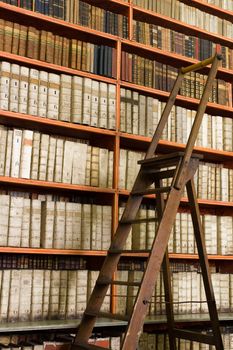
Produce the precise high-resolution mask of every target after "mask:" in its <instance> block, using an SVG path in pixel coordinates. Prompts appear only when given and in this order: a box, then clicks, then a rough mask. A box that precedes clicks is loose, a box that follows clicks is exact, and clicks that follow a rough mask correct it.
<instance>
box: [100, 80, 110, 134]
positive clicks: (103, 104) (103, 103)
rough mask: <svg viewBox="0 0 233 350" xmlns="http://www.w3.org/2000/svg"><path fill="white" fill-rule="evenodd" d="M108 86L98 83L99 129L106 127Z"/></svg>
mask: <svg viewBox="0 0 233 350" xmlns="http://www.w3.org/2000/svg"><path fill="white" fill-rule="evenodd" d="M107 94H108V85H107V84H106V83H102V82H100V103H99V127H100V128H107V127H108V123H107V120H108V104H107V101H108V99H107Z"/></svg>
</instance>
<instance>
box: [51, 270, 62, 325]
mask: <svg viewBox="0 0 233 350" xmlns="http://www.w3.org/2000/svg"><path fill="white" fill-rule="evenodd" d="M60 278H61V271H56V270H52V271H51V281H50V298H49V318H50V319H58V317H59V288H60Z"/></svg>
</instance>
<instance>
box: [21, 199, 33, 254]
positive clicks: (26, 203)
mask: <svg viewBox="0 0 233 350" xmlns="http://www.w3.org/2000/svg"><path fill="white" fill-rule="evenodd" d="M30 217H31V200H30V199H29V198H23V218H22V233H21V242H20V246H21V247H29V246H30V245H29V237H30V229H31V227H30Z"/></svg>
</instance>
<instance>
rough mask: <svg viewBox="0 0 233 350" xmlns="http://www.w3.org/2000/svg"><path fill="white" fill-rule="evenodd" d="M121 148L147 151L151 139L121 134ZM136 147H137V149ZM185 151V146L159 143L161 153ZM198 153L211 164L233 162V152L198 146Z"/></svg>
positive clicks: (162, 141)
mask: <svg viewBox="0 0 233 350" xmlns="http://www.w3.org/2000/svg"><path fill="white" fill-rule="evenodd" d="M120 138H121V147H122V148H127V147H128V148H132V147H133V146H134V148H138V149H140V150H143V151H146V150H147V148H148V146H149V143H150V141H151V137H146V136H140V135H134V134H128V133H122V132H120ZM135 146H136V147H135ZM184 149H185V144H181V143H177V142H172V141H167V140H161V141H159V146H158V151H160V152H161V153H168V152H174V151H183V150H184ZM194 151H195V152H196V153H199V154H202V155H203V159H204V160H206V161H211V162H219V163H227V162H233V152H228V151H221V150H214V149H212V148H204V147H199V146H196V147H195V148H194Z"/></svg>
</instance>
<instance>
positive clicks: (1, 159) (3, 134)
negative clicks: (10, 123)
mask: <svg viewBox="0 0 233 350" xmlns="http://www.w3.org/2000/svg"><path fill="white" fill-rule="evenodd" d="M8 132H9V130H7V128H5V127H4V126H3V125H0V175H1V176H3V175H5V168H6V160H7V158H6V153H7V148H6V147H7V134H8Z"/></svg>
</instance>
